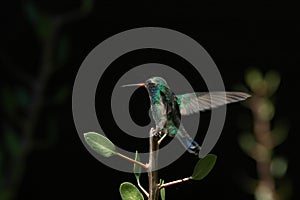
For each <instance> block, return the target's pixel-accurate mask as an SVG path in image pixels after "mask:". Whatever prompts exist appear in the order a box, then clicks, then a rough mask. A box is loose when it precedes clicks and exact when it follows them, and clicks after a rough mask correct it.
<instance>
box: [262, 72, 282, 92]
mask: <svg viewBox="0 0 300 200" xmlns="http://www.w3.org/2000/svg"><path fill="white" fill-rule="evenodd" d="M280 79H281V77H280V74H279V73H278V72H276V71H273V70H271V71H269V72H267V74H266V75H265V81H266V83H267V86H268V95H269V96H271V95H272V94H274V92H276V90H277V89H278V86H279V84H280Z"/></svg>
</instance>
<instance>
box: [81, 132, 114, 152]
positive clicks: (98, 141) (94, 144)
mask: <svg viewBox="0 0 300 200" xmlns="http://www.w3.org/2000/svg"><path fill="white" fill-rule="evenodd" d="M84 139H85V141H86V142H87V144H88V145H89V146H90V147H91V148H92V149H93V150H94V151H96V152H97V153H99V154H100V155H102V156H104V157H110V156H112V155H114V154H115V153H117V152H116V147H115V145H114V144H113V143H112V142H111V141H110V140H109V139H108V138H106V137H104V136H103V135H100V134H98V133H95V132H88V133H84Z"/></svg>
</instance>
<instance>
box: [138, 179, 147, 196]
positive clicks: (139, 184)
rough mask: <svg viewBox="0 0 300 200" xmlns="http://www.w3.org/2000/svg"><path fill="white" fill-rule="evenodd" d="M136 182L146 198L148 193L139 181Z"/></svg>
mask: <svg viewBox="0 0 300 200" xmlns="http://www.w3.org/2000/svg"><path fill="white" fill-rule="evenodd" d="M137 184H138V186H139V188H140V189H141V190H142V191H143V192H144V194H145V195H146V196H147V198H149V193H148V192H147V191H146V190H145V189H144V188H143V186H142V185H141V183H140V181H139V180H137Z"/></svg>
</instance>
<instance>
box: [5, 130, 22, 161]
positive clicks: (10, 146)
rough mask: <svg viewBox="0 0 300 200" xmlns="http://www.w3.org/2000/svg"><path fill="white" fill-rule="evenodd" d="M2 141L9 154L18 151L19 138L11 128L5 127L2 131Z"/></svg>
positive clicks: (12, 154)
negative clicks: (3, 131)
mask: <svg viewBox="0 0 300 200" xmlns="http://www.w3.org/2000/svg"><path fill="white" fill-rule="evenodd" d="M4 143H5V145H6V148H7V150H8V152H9V153H10V154H11V156H13V157H14V156H16V155H17V154H18V153H19V151H20V140H19V138H18V136H17V133H16V132H15V131H14V130H13V129H12V128H7V130H6V131H5V133H4Z"/></svg>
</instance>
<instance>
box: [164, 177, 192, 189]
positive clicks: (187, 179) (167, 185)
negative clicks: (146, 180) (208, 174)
mask: <svg viewBox="0 0 300 200" xmlns="http://www.w3.org/2000/svg"><path fill="white" fill-rule="evenodd" d="M189 180H191V177H187V178H183V179H179V180H176V181H171V182H168V183H164V184H163V185H161V186H159V189H162V188H166V187H169V186H172V185H176V184H178V183H183V182H186V181H189Z"/></svg>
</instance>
